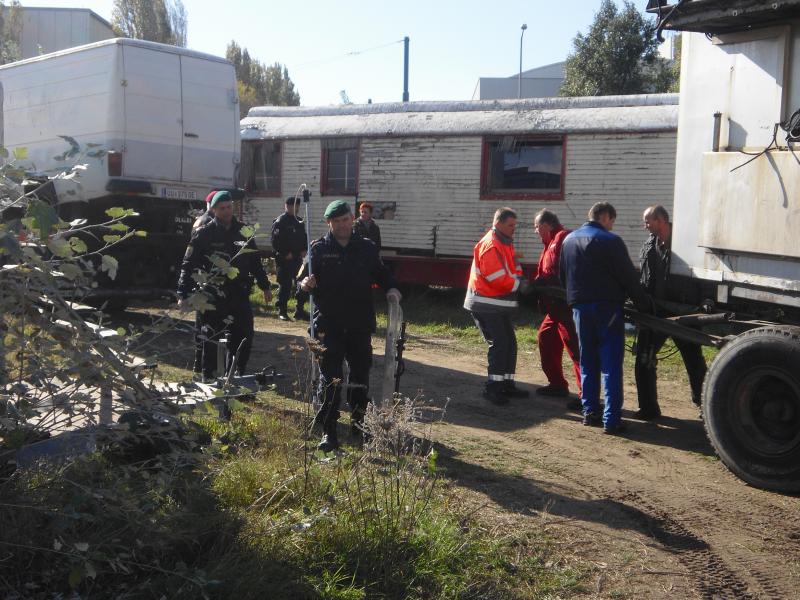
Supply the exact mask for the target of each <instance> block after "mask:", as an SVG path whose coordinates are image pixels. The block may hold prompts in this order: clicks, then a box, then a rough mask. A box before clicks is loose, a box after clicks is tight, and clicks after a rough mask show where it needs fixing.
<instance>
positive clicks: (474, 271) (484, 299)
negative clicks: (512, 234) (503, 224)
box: [464, 229, 522, 312]
mask: <svg viewBox="0 0 800 600" xmlns="http://www.w3.org/2000/svg"><path fill="white" fill-rule="evenodd" d="M521 276H522V266H521V265H520V264H519V262H518V261H517V257H516V253H515V252H514V244H513V242H512V240H511V239H510V238H507V237H506V236H504V235H503V234H502V233H500V232H498V231H496V230H495V229H490V230H489V231H487V232H486V235H484V236H483V238H481V240H480V241H479V242H478V243H477V244H475V249H474V250H473V252H472V267H471V269H470V274H469V283H468V284H467V297H466V298H465V299H464V308H466V309H467V310H471V311H482V312H504V311H510V310H513V309H515V308H516V307H517V306H518V302H517V294H516V292H517V289H518V288H519V284H520V277H521Z"/></svg>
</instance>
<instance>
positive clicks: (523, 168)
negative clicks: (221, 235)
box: [240, 94, 678, 286]
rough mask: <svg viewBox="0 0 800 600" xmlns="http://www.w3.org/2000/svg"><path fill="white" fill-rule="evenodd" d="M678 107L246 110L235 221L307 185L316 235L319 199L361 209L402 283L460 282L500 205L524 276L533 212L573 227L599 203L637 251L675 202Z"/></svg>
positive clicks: (576, 102) (533, 240)
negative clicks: (516, 219) (511, 213)
mask: <svg viewBox="0 0 800 600" xmlns="http://www.w3.org/2000/svg"><path fill="white" fill-rule="evenodd" d="M677 102H678V97H677V95H672V94H659V95H641V96H617V97H602V98H545V99H530V100H512V101H508V100H505V101H478V102H415V103H402V104H401V103H397V104H394V103H392V104H367V105H345V106H330V107H320V108H306V107H260V108H254V109H252V110H250V112H249V114H248V116H247V118H245V119H243V120H242V166H241V173H240V181H241V185H243V187H245V188H246V190H247V191H248V196H249V200H248V201H247V203H246V205H245V208H244V212H245V215H244V217H245V219H246V220H249V221H250V222H259V223H261V224H262V225H267V224H269V223H270V222H271V221H272V219H273V218H275V217H276V216H277V215H278V214H279V213H280V212H281V210H282V206H283V202H282V200H283V198H285V197H286V196H289V195H292V194H294V193H295V192H296V190H297V189H298V186H299V185H300V184H301V183H306V184H307V185H308V186H309V187H310V189H311V190H312V192H313V196H312V207H311V214H312V215H313V216H312V217H311V218H310V220H311V226H312V233H313V234H314V235H315V236H317V235H321V234H322V232H323V231H324V223H323V221H322V212H323V206H324V204H326V203H327V202H328V201H329V200H330V199H333V198H350V199H352V200H354V201H355V200H356V198H358V199H359V200H361V201H365V200H368V201H370V202H372V203H374V204H375V205H376V213H380V214H379V217H382V218H379V220H378V224H379V225H380V228H381V234H382V238H383V247H384V250H383V256H384V258H385V260H387V261H389V262H391V263H392V264H393V266H394V269H395V272H396V274H397V275H398V277H399V278H400V279H401V280H402V281H406V282H417V283H436V284H442V285H457V286H465V285H466V281H467V271H468V268H469V259H470V257H471V254H472V247H473V245H474V244H475V242H476V241H477V240H478V239H479V238H480V236H481V235H482V234H483V233H484V232H485V231H486V229H487V228H488V227H489V226H490V224H491V218H492V214H493V213H494V211H495V209H496V208H497V207H499V206H510V207H512V208H514V209H515V210H517V212H518V213H519V215H520V221H521V223H522V226H521V227H520V228H519V229H518V233H517V238H516V239H517V243H516V245H517V249H518V252H519V253H520V255H521V256H522V261H523V263H524V265H525V266H526V267H527V268H531V267H532V266H533V265H535V263H536V260H537V258H538V256H539V252H540V250H541V244H540V242H539V239H538V236H536V234H535V232H534V231H533V227H532V221H533V216H534V214H535V213H536V212H537V211H538V210H539V209H541V208H544V207H547V208H550V209H552V210H554V211H555V212H556V213H557V214H558V215H559V216H560V218H561V220H562V222H563V223H564V225H565V226H567V227H575V226H577V225H579V224H580V223H582V222H583V221H584V220H585V216H586V213H587V210H588V209H589V207H590V206H591V205H592V204H593V203H594V202H597V201H600V200H606V201H609V202H611V203H613V204H614V206H615V207H616V208H617V211H618V218H617V223H616V226H615V231H616V232H617V233H619V234H620V235H621V236H622V237H623V238H624V239H625V241H626V242H627V244H628V247H629V249H630V251H631V254H632V255H635V254H636V253H637V252H638V248H639V246H640V244H641V242H642V240H643V239H644V233H643V231H642V228H641V214H642V210H643V209H644V208H645V207H646V206H648V205H649V204H652V203H661V204H664V205H665V206H666V207H667V208H671V205H672V197H673V180H674V173H675V146H676V129H677V117H678V111H677V108H678V107H677Z"/></svg>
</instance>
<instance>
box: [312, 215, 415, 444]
mask: <svg viewBox="0 0 800 600" xmlns="http://www.w3.org/2000/svg"><path fill="white" fill-rule="evenodd" d="M325 220H326V222H327V223H328V227H329V231H328V234H327V235H325V236H324V237H321V238H320V239H318V240H316V241H315V242H314V243H313V244H312V245H311V252H310V255H309V257H308V260H307V261H306V264H305V265H304V267H303V272H302V273H301V282H300V286H301V287H302V289H303V290H306V291H309V292H311V295H312V297H313V299H314V314H313V315H312V318H313V319H314V328H315V332H316V336H317V338H318V339H319V340H320V342H321V343H322V345H323V346H324V348H325V351H324V352H323V353H322V356H321V358H320V375H321V377H320V387H319V395H320V397H321V398H322V408H321V409H320V411H319V414H318V415H317V418H316V421H317V423H319V424H320V425H322V430H323V436H322V441H321V442H320V444H319V449H320V450H322V451H323V452H330V451H331V450H335V449H336V448H338V447H339V440H338V438H337V435H336V423H337V422H338V419H339V404H340V403H341V393H340V389H339V383H340V381H341V379H342V361H343V360H345V359H346V360H347V364H348V365H349V367H350V393H349V394H348V396H349V401H350V408H351V423H352V424H353V425H354V427H355V429H356V430H357V428H358V426H359V425H360V423H361V421H362V420H363V418H364V413H365V412H366V408H367V404H368V402H369V397H368V395H367V393H368V391H369V371H370V367H371V366H372V334H373V333H374V332H375V306H374V304H373V294H372V284H373V283H377V284H378V285H380V287H381V288H383V289H384V290H385V291H386V296H387V297H389V296H394V297H396V298H397V300H398V301H399V300H400V292H399V291H398V290H397V288H396V285H397V284H396V282H395V280H394V277H393V276H392V274H391V273H390V272H389V270H388V269H387V268H386V266H385V265H384V264H383V262H381V259H380V257H379V256H378V249H377V248H376V247H375V244H373V243H372V242H370V241H369V240H365V239H364V238H362V237H361V236H358V235H354V234H353V213H352V212H351V211H350V206H349V205H348V204H347V202H345V201H343V200H334V201H333V202H331V203H330V204H329V205H328V207H327V208H326V209H325ZM309 263H310V265H311V273H312V274H311V275H308V265H309Z"/></svg>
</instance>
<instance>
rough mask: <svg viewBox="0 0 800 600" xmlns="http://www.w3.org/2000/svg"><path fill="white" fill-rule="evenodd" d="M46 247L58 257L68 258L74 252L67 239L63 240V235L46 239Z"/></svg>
mask: <svg viewBox="0 0 800 600" xmlns="http://www.w3.org/2000/svg"><path fill="white" fill-rule="evenodd" d="M47 249H48V250H50V252H52V253H53V254H55V255H56V256H58V257H59V258H70V257H72V256H73V255H74V254H75V252H74V251H73V250H72V246H71V245H70V243H69V240H65V239H64V238H63V237H57V238H52V239H50V240H47Z"/></svg>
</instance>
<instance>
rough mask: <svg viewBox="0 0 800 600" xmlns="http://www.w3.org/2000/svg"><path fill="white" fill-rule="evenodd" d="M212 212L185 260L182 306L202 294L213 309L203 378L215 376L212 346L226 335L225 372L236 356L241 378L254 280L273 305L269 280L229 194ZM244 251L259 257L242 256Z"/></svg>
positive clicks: (207, 315) (205, 321)
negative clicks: (212, 215) (208, 221)
mask: <svg viewBox="0 0 800 600" xmlns="http://www.w3.org/2000/svg"><path fill="white" fill-rule="evenodd" d="M209 208H212V209H214V219H213V220H212V221H211V222H210V223H209V224H208V225H206V226H205V227H203V228H201V229H198V230H197V231H195V232H194V234H193V235H192V239H191V241H190V242H189V245H188V246H187V248H186V254H185V255H184V257H183V264H182V265H181V275H180V279H179V280H178V298H179V300H178V306H181V307H183V306H184V305H185V303H186V298H188V297H189V295H190V294H192V293H193V292H199V293H200V294H202V297H203V299H204V300H205V301H206V303H208V304H210V305H212V306H211V307H208V306H206V307H205V309H204V310H202V311H201V312H202V316H201V322H202V325H203V328H204V331H205V337H206V338H207V340H208V341H207V342H205V343H204V348H203V376H204V377H206V378H211V377H213V376H214V371H215V367H216V359H217V357H216V352H215V346H216V344H214V343H213V340H215V339H219V337H220V336H221V335H222V333H223V332H225V333H226V334H227V340H228V346H227V354H226V357H225V372H226V373H229V372H230V369H231V368H232V366H233V361H234V358H235V357H236V356H237V353H238V360H237V361H236V370H237V372H238V373H239V375H243V374H244V372H245V369H246V368H247V361H248V359H249V357H250V348H251V346H252V343H253V308H252V306H250V289H251V287H252V279H253V278H255V280H256V283H257V284H258V287H259V288H261V289H262V290H263V292H264V300H265V301H266V302H267V303H269V301H270V300H271V294H270V285H269V280H268V279H267V274H266V272H265V271H264V267H263V266H262V264H261V258H260V255H259V253H258V251H257V250H258V248H256V245H255V243H254V242H253V240H252V239H251V237H250V236H246V235H244V234H243V233H242V228H243V225H242V224H241V223H239V222H238V221H237V220H236V219H235V218H234V216H233V201H232V198H231V195H230V193H228V192H217V193H216V194H215V195H214V197H213V198H212V200H211V202H210V203H209ZM245 249H247V250H255V251H256V252H242V251H243V250H245ZM232 269H235V270H232Z"/></svg>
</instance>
